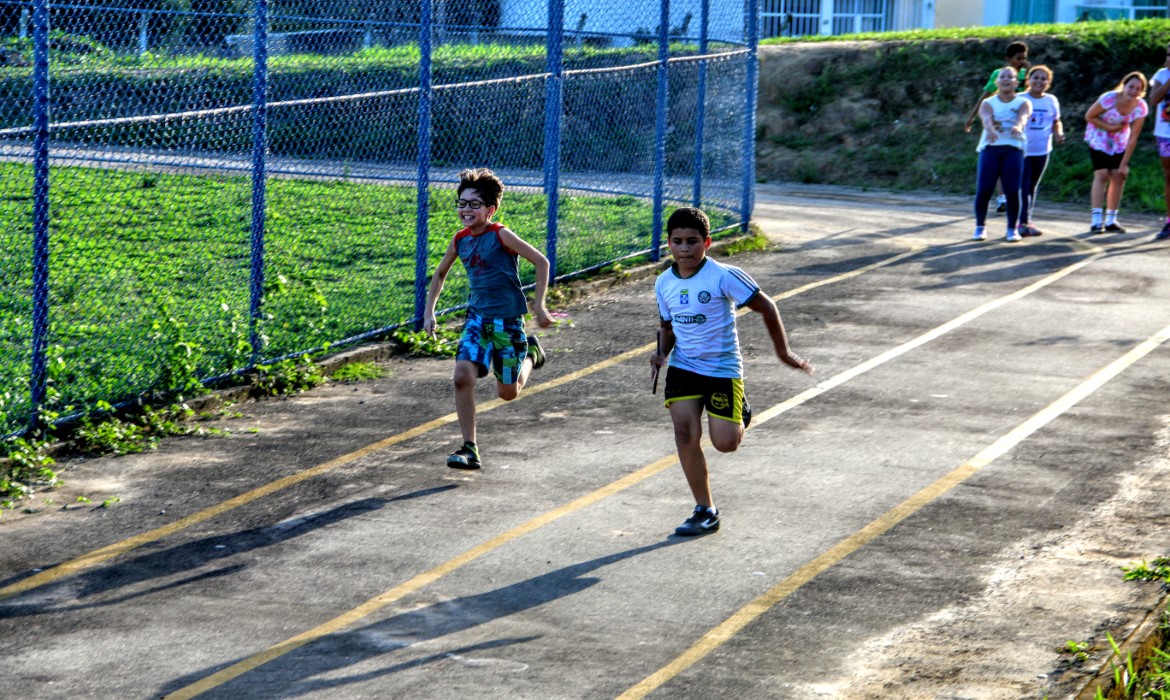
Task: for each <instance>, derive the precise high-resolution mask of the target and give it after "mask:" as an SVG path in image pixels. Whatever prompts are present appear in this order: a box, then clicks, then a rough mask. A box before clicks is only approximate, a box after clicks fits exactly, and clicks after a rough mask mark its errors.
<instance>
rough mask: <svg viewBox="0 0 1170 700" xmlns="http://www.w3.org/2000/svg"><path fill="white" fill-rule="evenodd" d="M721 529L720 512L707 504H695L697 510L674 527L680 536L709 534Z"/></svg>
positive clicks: (675, 532)
mask: <svg viewBox="0 0 1170 700" xmlns="http://www.w3.org/2000/svg"><path fill="white" fill-rule="evenodd" d="M718 529H719V513H716V512H715V511H713V510H711V509H710V508H708V507H707V506H695V512H694V513H692V514H691V517H689V518H687V519H686V521H684V522H683V524H682V525H679V526H678V527H676V528H675V529H674V534H676V535H678V536H679V537H694V536H695V535H707V534H710V533H712V532H715V531H716V530H718Z"/></svg>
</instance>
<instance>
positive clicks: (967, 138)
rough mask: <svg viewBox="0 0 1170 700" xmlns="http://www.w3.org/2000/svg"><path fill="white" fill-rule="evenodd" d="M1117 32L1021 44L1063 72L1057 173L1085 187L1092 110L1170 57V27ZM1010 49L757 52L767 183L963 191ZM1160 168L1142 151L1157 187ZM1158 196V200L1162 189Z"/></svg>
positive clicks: (760, 155)
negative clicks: (984, 99) (977, 109)
mask: <svg viewBox="0 0 1170 700" xmlns="http://www.w3.org/2000/svg"><path fill="white" fill-rule="evenodd" d="M1102 24H1105V25H1108V23H1102ZM1115 24H1116V27H1115V28H1112V27H1108V26H1105V27H1104V28H1102V29H1101V30H1100V32H1099V33H1097V34H1088V33H1085V32H1084V31H1083V30H1079V29H1078V31H1076V33H1073V32H1072V31H1071V30H1070V33H1069V34H1068V35H1066V36H1022V37H1020V38H1021V39H1022V40H1024V41H1026V42H1027V43H1028V45H1029V47H1030V55H1031V57H1032V61H1031V63H1032V64H1033V65H1039V64H1041V63H1042V64H1044V65H1047V66H1049V67H1050V68H1051V69H1052V70H1053V72H1054V73H1055V80H1054V83H1053V87H1052V90H1051V92H1052V94H1054V95H1056V96H1057V97H1058V98H1059V99H1060V102H1061V106H1062V111H1063V121H1064V125H1065V128H1066V131H1067V132H1068V134H1069V144H1068V146H1067V147H1065V148H1063V149H1058V150H1057V153H1056V154H1054V156H1053V165H1054V166H1058V167H1064V166H1066V165H1067V166H1068V167H1072V168H1076V169H1077V170H1076V171H1075V172H1076V174H1077V178H1076V179H1077V180H1078V181H1079V180H1080V174H1081V173H1080V170H1081V169H1083V170H1084V171H1085V172H1084V173H1083V174H1084V175H1086V176H1087V175H1088V172H1089V166H1088V159H1087V156H1085V154H1084V153H1083V152H1082V151H1083V149H1081V148H1079V147H1078V146H1079V141H1080V135H1081V133H1082V130H1083V127H1084V120H1083V115H1084V112H1085V110H1086V109H1088V107H1089V106H1090V105H1091V104H1092V102H1093V100H1094V99H1096V97H1097V96H1098V95H1100V94H1101V93H1102V92H1104V91H1106V90H1108V89H1111V88H1112V87H1113V86H1114V85H1116V83H1117V81H1118V80H1120V78H1121V77H1122V76H1123V75H1124V74H1125V73H1127V72H1128V71H1130V70H1141V71H1143V72H1145V73H1146V74H1147V75H1152V74H1153V72H1154V71H1155V70H1156V69H1157V68H1158V67H1160V66H1161V65H1162V64H1163V61H1164V60H1165V46H1166V39H1167V37H1168V36H1170V25H1168V24H1167V23H1165V22H1163V23H1161V24H1159V25H1156V26H1154V25H1150V24H1149V23H1143V22H1135V23H1115ZM1070 26H1071V25H1070ZM1006 44H1007V42H1006V41H1005V40H1002V39H995V40H985V39H953V40H936V41H915V42H909V41H891V42H872V41H867V42H845V41H842V42H810V43H790V44H776V45H766V46H762V47H760V96H759V109H758V112H757V131H756V153H757V173H758V175H759V177H760V178H761V179H763V180H770V181H771V180H778V181H787V182H805V183H823V184H837V185H851V186H861V187H875V188H896V189H935V190H941V191H945V192H955V193H963V192H966V191H967V190H968V189H970V187H971V186H972V182H973V180H974V149H975V145H976V143H977V139H978V126H977V125H976V128H975V129H974V130H973V133H964V131H963V123H964V122H965V121H966V119H967V116H968V115H969V114H970V113H971V110H972V108H973V107H974V106H975V103H976V101H977V99H978V97H979V95H980V92H981V88H982V86H983V85H984V83H985V82H986V80H987V77H988V75H989V73H990V72H991V71H992V70H994V69H995V68H997V67H999V65H1000V64H1002V63H1003V62H1004V59H1003V52H1004V48H1005V46H1006ZM1146 131H1147V132H1149V131H1150V129H1146ZM1145 138H1147V139H1149V138H1150V137H1149V134H1148V133H1147V134H1146V135H1145ZM1146 145H1147V146H1148V144H1146ZM1147 160H1148V161H1150V162H1149V163H1146V162H1145V161H1147ZM1155 160H1156V158H1155V157H1154V154H1153V151H1152V147H1147V148H1141V149H1139V152H1138V154H1137V156H1135V162H1134V165H1135V170H1144V169H1149V170H1150V171H1151V173H1152V174H1153V175H1156V176H1157V177H1158V178H1159V181H1160V173H1159V172H1158V168H1157V164H1156V163H1155V162H1154V161H1155ZM1081 161H1084V162H1083V163H1082V162H1081ZM1146 165H1150V166H1151V167H1150V168H1145V166H1146ZM1051 184H1052V183H1051V182H1050V185H1051ZM1086 188H1087V184H1086ZM1071 189H1072V191H1059V192H1056V191H1052V190H1050V191H1049V195H1050V197H1051V198H1052V199H1066V200H1068V199H1074V200H1075V199H1077V198H1078V197H1079V196H1080V194H1081V193H1080V192H1079V188H1076V187H1074V188H1071ZM1154 189H1158V188H1154ZM1086 191H1087V189H1086ZM1157 195H1158V198H1159V200H1160V195H1161V192H1160V189H1158V192H1157ZM1127 199H1129V197H1128V196H1127Z"/></svg>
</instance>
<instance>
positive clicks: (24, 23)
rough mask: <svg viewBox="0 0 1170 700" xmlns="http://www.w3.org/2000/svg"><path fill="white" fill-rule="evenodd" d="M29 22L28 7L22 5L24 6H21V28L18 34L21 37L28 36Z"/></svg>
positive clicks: (25, 37)
mask: <svg viewBox="0 0 1170 700" xmlns="http://www.w3.org/2000/svg"><path fill="white" fill-rule="evenodd" d="M28 23H29V17H28V8H27V7H22V8H20V29H18V30H17V31H18V35H19V36H20V38H21V39H27V38H28Z"/></svg>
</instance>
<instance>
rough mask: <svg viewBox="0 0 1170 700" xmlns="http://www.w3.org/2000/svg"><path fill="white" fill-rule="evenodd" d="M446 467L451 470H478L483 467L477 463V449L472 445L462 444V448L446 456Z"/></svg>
mask: <svg viewBox="0 0 1170 700" xmlns="http://www.w3.org/2000/svg"><path fill="white" fill-rule="evenodd" d="M447 466H448V467H451V468H452V469H479V468H480V467H482V466H483V463H482V462H480V461H479V449H478V448H477V447H476V446H475V444H474V443H470V442H465V443H463V447H460V448H459V449H457V450H455V451H454V452H452V453H451V454H449V455H447Z"/></svg>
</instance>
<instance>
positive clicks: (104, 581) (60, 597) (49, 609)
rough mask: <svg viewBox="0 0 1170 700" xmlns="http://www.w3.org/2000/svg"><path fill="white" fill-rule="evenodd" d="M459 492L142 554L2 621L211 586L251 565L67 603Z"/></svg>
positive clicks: (352, 505)
mask: <svg viewBox="0 0 1170 700" xmlns="http://www.w3.org/2000/svg"><path fill="white" fill-rule="evenodd" d="M454 488H458V485H457V484H447V485H444V486H437V487H434V488H429V489H422V490H419V491H413V492H411V493H406V494H402V495H400V496H395V497H393V498H364V499H361V500H358V501H351V502H349V503H345V504H343V505H340V506H338V507H336V508H333V509H332V510H328V511H324V512H321V513H315V514H312V515H308V516H305V517H302V518H297V519H295V520H292V521H290V522H284V523H278V524H276V525H268V526H265V527H259V528H253V529H251V530H244V531H242V532H235V533H231V534H228V535H217V536H215V537H205V538H203V539H199V540H195V541H193V542H187V543H185V544H181V545H178V546H176V547H171V548H168V549H164V550H161V551H157V552H151V553H149V554H142V555H140V556H137V557H134V558H133V559H129V560H126V561H122V562H118V563H116V564H113V565H111V566H106V567H101V568H97V569H90V570H88V571H85V572H83V573H80V574H77V575H76V576H69V577H66V578H64V579H61V580H60V581H56V582H53V583H51V584H48V585H46V586H42V587H40V588H37V589H35V590H33V591H29V592H28V593H26V594H23V595H20V596H16V597H14V598H12V599H11V600H8V601H5V602H3V603H0V619H4V618H12V617H25V616H29V615H42V614H47V613H60V612H73V611H77V610H84V609H87V608H97V607H104V606H109V605H115V604H118V603H122V602H125V601H127V600H132V599H134V598H138V597H142V596H146V595H151V594H154V593H158V592H160V591H165V590H168V589H172V588H178V587H180V586H185V585H188V584H191V583H195V582H197V581H205V580H210V579H215V578H219V577H222V576H227V575H230V574H234V573H237V572H239V571H241V570H243V569H246V568H247V566H246V565H245V564H235V565H232V566H227V567H224V568H220V569H217V570H214V571H203V572H199V573H197V574H195V575H193V576H190V577H188V578H184V579H181V580H178V581H168V582H167V583H166V584H163V585H159V586H154V587H151V588H147V589H145V590H136V591H133V592H131V593H127V594H125V595H121V596H118V597H115V598H108V599H105V600H101V601H97V602H93V603H88V604H78V605H69V604H62V603H63V602H64V601H67V600H73V599H76V600H81V599H85V598H89V597H91V596H97V595H101V594H104V593H109V592H111V591H114V590H117V589H122V588H127V587H130V586H134V585H136V584H140V583H144V582H147V581H151V580H153V579H161V578H165V577H168V576H173V575H175V574H179V573H182V572H184V571H193V570H195V569H199V568H200V567H204V566H207V565H209V564H211V563H213V562H215V561H218V560H223V559H227V558H229V557H233V556H236V555H238V554H242V553H245V552H252V551H255V550H258V549H262V548H264V547H271V546H272V545H276V544H281V543H282V542H287V541H289V540H292V539H295V538H297V537H300V536H302V535H306V534H308V533H311V532H313V531H315V530H318V529H320V528H323V527H327V526H329V525H334V524H336V523H339V522H342V521H344V520H348V519H349V518H353V517H356V516H360V515H365V514H368V513H372V512H375V511H378V510H380V509H382V508H384V507H385V506H386V505H388V504H390V503H393V502H395V501H405V500H411V499H415V498H422V497H425V496H432V495H435V494H438V493H442V492H444V491H449V490H451V489H454ZM22 599H23V600H22Z"/></svg>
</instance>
